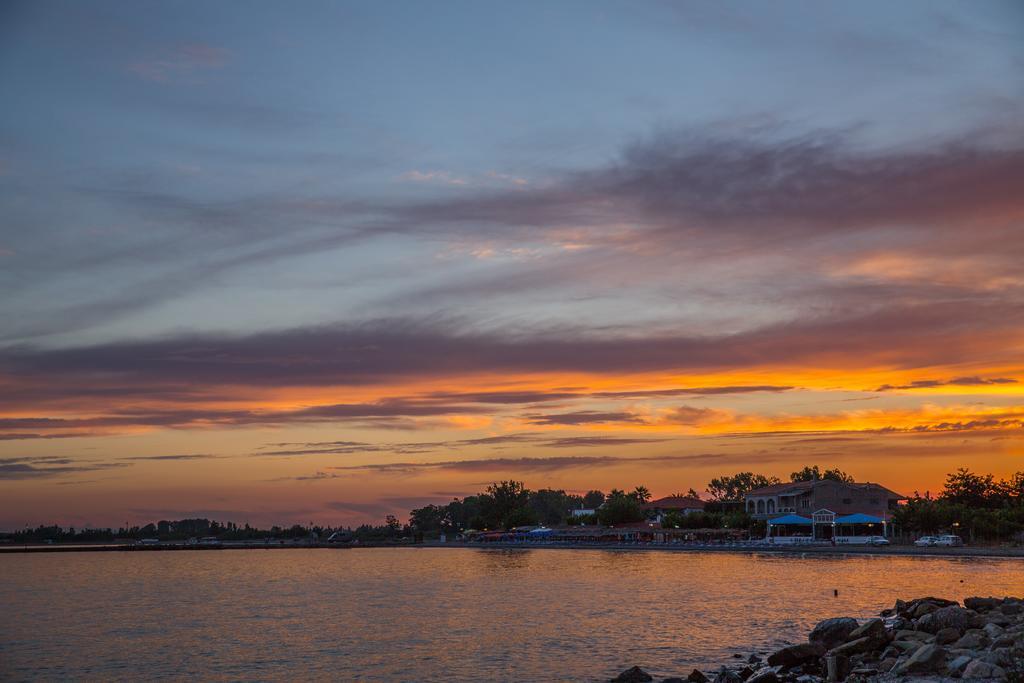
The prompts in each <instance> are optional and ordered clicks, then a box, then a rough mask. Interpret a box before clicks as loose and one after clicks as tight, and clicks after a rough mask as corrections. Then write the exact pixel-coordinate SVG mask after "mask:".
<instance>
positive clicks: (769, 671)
mask: <svg viewBox="0 0 1024 683" xmlns="http://www.w3.org/2000/svg"><path fill="white" fill-rule="evenodd" d="M747 683H779V675H778V674H777V673H775V669H773V668H771V667H770V666H765V667H762V668H760V669H758V670H757V671H755V672H754V675H753V676H751V677H750V678H748V679H747Z"/></svg>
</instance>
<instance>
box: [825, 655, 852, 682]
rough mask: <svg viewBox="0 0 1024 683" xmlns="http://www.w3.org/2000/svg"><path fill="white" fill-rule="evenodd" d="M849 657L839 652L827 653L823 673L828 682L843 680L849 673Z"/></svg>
mask: <svg viewBox="0 0 1024 683" xmlns="http://www.w3.org/2000/svg"><path fill="white" fill-rule="evenodd" d="M850 669H851V665H850V659H849V657H844V656H843V655H840V654H834V653H829V654H828V656H827V657H825V674H826V676H827V678H828V680H829V681H830V683H838V682H839V681H845V680H846V677H847V676H849V675H850Z"/></svg>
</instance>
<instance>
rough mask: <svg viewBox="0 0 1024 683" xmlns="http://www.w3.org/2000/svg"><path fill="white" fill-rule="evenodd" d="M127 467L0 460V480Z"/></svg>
mask: <svg viewBox="0 0 1024 683" xmlns="http://www.w3.org/2000/svg"><path fill="white" fill-rule="evenodd" d="M129 465H131V463H113V462H108V463H95V462H93V463H90V462H83V463H79V462H77V461H74V460H71V459H69V458H35V459H32V458H3V459H0V480H21V479H47V478H51V477H62V476H65V475H69V474H78V473H80V472H96V471H99V470H109V469H114V468H118V467H128V466H129Z"/></svg>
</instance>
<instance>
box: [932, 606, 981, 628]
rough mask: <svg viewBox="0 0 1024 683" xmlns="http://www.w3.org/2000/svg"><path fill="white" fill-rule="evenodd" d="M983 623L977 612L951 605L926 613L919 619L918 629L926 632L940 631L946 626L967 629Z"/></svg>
mask: <svg viewBox="0 0 1024 683" xmlns="http://www.w3.org/2000/svg"><path fill="white" fill-rule="evenodd" d="M982 623H983V621H982V619H981V617H980V616H979V615H978V613H977V612H975V611H973V610H969V609H964V608H963V607H960V606H959V605H949V606H947V607H940V608H939V609H937V610H935V611H933V612H929V613H928V614H925V615H924V616H922V617H921V618H920V619H918V620H917V630H918V631H925V632H926V633H938V632H939V631H941V630H942V629H944V628H955V629H958V630H960V631H966V630H967V629H969V628H975V627H977V626H981V625H982Z"/></svg>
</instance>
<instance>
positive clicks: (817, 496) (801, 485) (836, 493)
mask: <svg viewBox="0 0 1024 683" xmlns="http://www.w3.org/2000/svg"><path fill="white" fill-rule="evenodd" d="M905 498H906V496H901V495H900V494H898V493H896V492H895V491H891V490H889V489H887V488H885V487H884V486H882V485H881V484H872V483H870V482H866V483H863V484H856V483H846V482H841V481H833V480H832V479H818V480H816V481H796V482H790V483H788V484H774V485H772V486H765V487H763V488H759V489H754V490H753V491H751V492H750V493H748V494H747V495H746V496H745V497H744V499H743V503H744V505H745V507H746V510H747V513H748V514H750V516H751V517H753V518H754V519H771V518H772V517H777V516H781V515H786V514H796V515H801V516H804V517H808V516H811V515H813V514H814V513H815V512H818V511H819V510H829V511H831V512H832V513H833V514H836V515H852V514H857V513H861V514H865V515H871V516H872V517H879V518H882V519H890V518H891V517H892V512H893V510H895V509H896V506H897V505H899V501H901V500H904V499H905Z"/></svg>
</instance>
